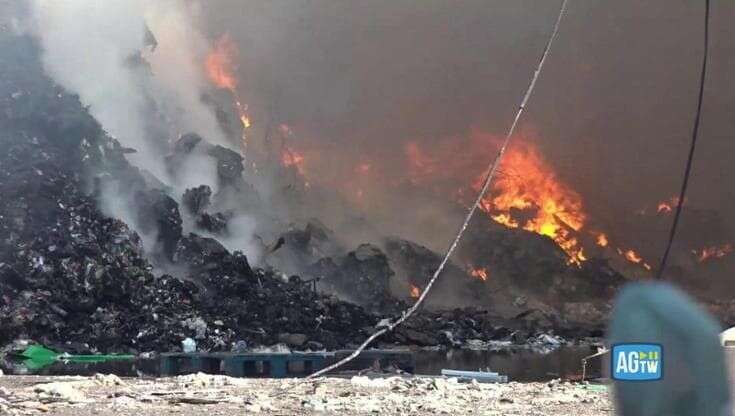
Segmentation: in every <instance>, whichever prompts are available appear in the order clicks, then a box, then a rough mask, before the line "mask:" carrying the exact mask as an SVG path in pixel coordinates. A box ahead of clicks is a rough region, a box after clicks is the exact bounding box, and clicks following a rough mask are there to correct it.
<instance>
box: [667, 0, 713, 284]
mask: <svg viewBox="0 0 735 416" xmlns="http://www.w3.org/2000/svg"><path fill="white" fill-rule="evenodd" d="M708 51H709V0H704V53H703V54H702V73H701V74H700V76H699V98H698V99H697V114H696V116H695V117H694V128H693V129H692V144H691V145H690V147H689V157H688V158H687V164H686V169H685V170H684V180H683V181H682V183H681V190H680V191H679V200H678V201H677V202H676V213H675V214H674V221H673V222H672V223H671V231H669V241H668V243H667V244H666V251H664V256H663V257H662V258H661V265H659V266H658V272H656V279H661V278H662V277H663V274H664V269H665V268H666V261H667V260H668V259H669V252H670V251H671V245H672V244H673V242H674V237H676V228H677V226H678V225H679V217H680V216H681V207H682V206H683V205H684V197H685V196H686V193H687V185H689V175H690V174H691V171H692V162H693V161H694V149H695V148H696V146H697V138H698V137H699V119H700V117H701V115H702V99H703V97H704V80H705V75H706V73H707V53H708Z"/></svg>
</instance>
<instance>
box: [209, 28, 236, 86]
mask: <svg viewBox="0 0 735 416" xmlns="http://www.w3.org/2000/svg"><path fill="white" fill-rule="evenodd" d="M236 57H237V47H236V46H235V43H234V42H233V41H232V38H230V36H229V35H223V36H222V37H220V38H219V39H217V40H216V41H215V42H214V49H212V51H211V52H210V53H209V55H208V56H207V59H206V61H205V64H204V65H205V67H206V69H207V75H208V76H209V79H210V80H211V81H212V82H213V83H214V85H216V86H218V87H219V88H225V89H228V90H230V91H235V89H236V88H237V78H236V77H235V75H234V73H235V69H236V65H235V59H236Z"/></svg>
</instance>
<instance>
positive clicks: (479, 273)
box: [470, 267, 488, 281]
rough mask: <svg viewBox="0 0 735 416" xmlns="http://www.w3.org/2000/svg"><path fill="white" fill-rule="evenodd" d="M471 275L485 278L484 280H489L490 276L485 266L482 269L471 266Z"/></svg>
mask: <svg viewBox="0 0 735 416" xmlns="http://www.w3.org/2000/svg"><path fill="white" fill-rule="evenodd" d="M470 276H472V277H475V278H477V279H480V280H483V281H484V280H487V277H488V273H487V269H486V268H484V267H483V268H480V269H475V268H470Z"/></svg>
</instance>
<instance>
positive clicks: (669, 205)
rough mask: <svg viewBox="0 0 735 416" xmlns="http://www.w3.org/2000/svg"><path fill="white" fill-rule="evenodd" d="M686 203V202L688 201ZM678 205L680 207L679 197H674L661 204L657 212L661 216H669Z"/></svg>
mask: <svg viewBox="0 0 735 416" xmlns="http://www.w3.org/2000/svg"><path fill="white" fill-rule="evenodd" d="M684 201H686V199H685V200H684ZM677 205H679V197H678V196H672V197H671V198H669V199H667V200H665V201H661V202H659V203H658V205H657V207H656V212H657V213H659V214H668V213H670V212H672V211H673V210H674V208H676V206H677Z"/></svg>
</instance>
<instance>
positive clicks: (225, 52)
mask: <svg viewBox="0 0 735 416" xmlns="http://www.w3.org/2000/svg"><path fill="white" fill-rule="evenodd" d="M237 56H238V53H237V46H236V45H235V42H233V41H232V38H230V36H228V35H223V36H221V37H220V38H219V39H217V40H216V41H215V42H214V47H213V48H212V50H211V51H210V52H209V55H207V58H206V59H205V61H204V67H205V69H206V72H207V76H208V77H209V80H210V81H212V83H213V84H214V85H215V86H217V87H218V88H222V89H226V90H229V91H230V92H231V93H232V96H233V97H234V98H235V109H236V110H237V114H238V116H239V117H240V123H242V127H243V134H242V145H243V149H244V148H245V147H246V144H247V138H246V136H245V130H246V129H248V128H249V127H250V116H249V115H248V106H247V104H243V103H242V100H241V99H240V95H239V93H238V91H237V86H238V83H237V76H236V75H235V72H236V70H237V65H236V60H237Z"/></svg>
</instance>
